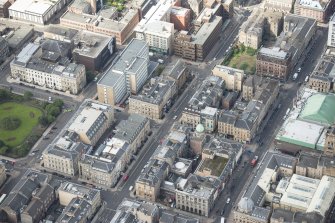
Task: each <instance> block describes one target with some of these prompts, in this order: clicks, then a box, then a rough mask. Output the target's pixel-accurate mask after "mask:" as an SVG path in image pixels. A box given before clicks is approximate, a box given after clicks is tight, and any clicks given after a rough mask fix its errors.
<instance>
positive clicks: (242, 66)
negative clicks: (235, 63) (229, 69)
mask: <svg viewBox="0 0 335 223" xmlns="http://www.w3.org/2000/svg"><path fill="white" fill-rule="evenodd" d="M248 67H249V65H248V63H246V62H244V63H242V64H241V66H240V69H241V70H244V71H245V70H246V69H248Z"/></svg>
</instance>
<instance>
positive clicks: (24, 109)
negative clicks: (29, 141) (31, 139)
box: [0, 102, 43, 147]
mask: <svg viewBox="0 0 335 223" xmlns="http://www.w3.org/2000/svg"><path fill="white" fill-rule="evenodd" d="M42 114H43V112H42V111H41V110H40V109H38V108H35V107H31V106H28V105H24V104H20V103H17V102H5V103H2V104H0V120H2V119H4V118H6V117H9V116H11V117H16V118H18V119H19V120H20V121H21V124H20V126H19V127H18V128H17V129H15V130H12V131H9V130H3V129H1V130H0V140H2V141H3V142H4V143H5V144H6V145H7V146H10V147H16V146H18V145H20V144H22V143H23V141H24V140H25V139H26V137H28V136H29V135H30V133H31V132H32V130H33V129H34V127H36V126H37V125H38V123H39V117H41V116H42Z"/></svg>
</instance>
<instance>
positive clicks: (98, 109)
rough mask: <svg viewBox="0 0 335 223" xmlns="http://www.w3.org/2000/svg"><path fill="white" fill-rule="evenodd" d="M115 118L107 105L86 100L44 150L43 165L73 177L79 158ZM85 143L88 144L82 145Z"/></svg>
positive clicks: (89, 148) (50, 169)
mask: <svg viewBox="0 0 335 223" xmlns="http://www.w3.org/2000/svg"><path fill="white" fill-rule="evenodd" d="M113 121H114V114H113V110H112V108H111V107H110V106H109V105H106V104H101V103H98V102H96V101H92V100H89V99H87V100H85V101H84V102H83V103H82V104H81V106H80V107H79V109H78V110H77V112H76V113H75V114H74V115H73V117H72V118H71V119H70V121H69V122H68V123H67V124H66V125H65V126H64V128H63V129H62V131H61V132H60V133H59V135H58V136H57V137H56V138H55V139H54V141H53V142H52V143H51V144H50V145H49V146H48V147H47V149H45V150H44V151H43V164H44V168H46V169H47V170H49V171H56V172H59V173H62V174H65V175H70V176H75V175H76V174H77V172H78V161H79V159H80V157H81V156H82V155H84V154H87V153H89V152H90V151H91V150H92V147H91V146H89V145H88V144H91V145H95V144H96V142H97V141H98V140H99V138H100V137H101V136H102V134H103V133H104V132H105V131H106V130H107V129H108V128H109V127H110V125H111V123H112V122H113ZM82 142H85V143H87V144H84V143H82Z"/></svg>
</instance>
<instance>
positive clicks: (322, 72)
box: [308, 49, 335, 93]
mask: <svg viewBox="0 0 335 223" xmlns="http://www.w3.org/2000/svg"><path fill="white" fill-rule="evenodd" d="M334 65H335V55H334V51H333V50H332V49H327V50H326V52H325V53H324V54H323V55H322V57H321V58H320V59H319V62H318V64H317V65H316V66H315V68H314V70H313V72H312V74H311V75H310V76H309V80H308V87H309V88H311V89H314V90H316V91H318V92H325V93H328V92H334V91H335V85H334V81H335V72H334V68H335V67H334Z"/></svg>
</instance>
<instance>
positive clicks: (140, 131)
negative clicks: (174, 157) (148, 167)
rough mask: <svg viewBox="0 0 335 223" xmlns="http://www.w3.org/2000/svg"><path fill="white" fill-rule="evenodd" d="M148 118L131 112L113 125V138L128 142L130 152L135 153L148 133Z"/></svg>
mask: <svg viewBox="0 0 335 223" xmlns="http://www.w3.org/2000/svg"><path fill="white" fill-rule="evenodd" d="M150 132H151V130H150V120H149V119H148V118H146V117H144V116H142V115H138V114H131V115H130V116H129V118H128V119H127V120H122V121H121V122H120V123H119V124H118V125H117V126H116V127H115V135H114V138H115V139H118V140H121V141H124V142H126V143H128V144H129V147H130V152H131V153H132V154H135V153H137V151H138V150H139V149H140V148H141V146H142V145H143V143H144V141H145V140H146V138H147V136H148V135H149V134H150Z"/></svg>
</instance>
